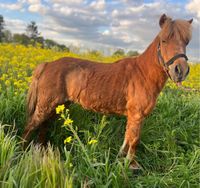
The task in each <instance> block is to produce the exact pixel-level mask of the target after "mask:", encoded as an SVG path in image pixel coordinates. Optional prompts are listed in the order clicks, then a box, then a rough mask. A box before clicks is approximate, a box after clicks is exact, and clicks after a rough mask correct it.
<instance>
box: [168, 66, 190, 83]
mask: <svg viewBox="0 0 200 188" xmlns="http://www.w3.org/2000/svg"><path fill="white" fill-rule="evenodd" d="M173 69H174V70H173V71H172V72H173V73H172V77H173V80H174V81H175V82H182V81H184V80H185V78H186V77H187V75H188V74H189V72H190V67H189V66H188V64H187V63H177V64H176V65H175V66H174V68H173Z"/></svg>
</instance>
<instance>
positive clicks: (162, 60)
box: [157, 43, 188, 80]
mask: <svg viewBox="0 0 200 188" xmlns="http://www.w3.org/2000/svg"><path fill="white" fill-rule="evenodd" d="M157 52H158V62H159V63H160V64H162V66H163V68H164V71H165V72H166V74H167V75H168V77H169V78H170V79H171V76H170V74H169V66H170V65H171V64H173V63H174V61H175V60H177V59H178V58H180V57H184V58H185V60H186V61H187V60H188V57H187V56H186V55H185V54H176V55H175V56H174V57H172V58H171V59H170V60H168V61H167V62H165V60H164V59H163V57H162V54H161V50H160V43H159V44H158V49H157ZM171 80H172V79H171Z"/></svg>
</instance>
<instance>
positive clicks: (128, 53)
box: [127, 50, 139, 57]
mask: <svg viewBox="0 0 200 188" xmlns="http://www.w3.org/2000/svg"><path fill="white" fill-rule="evenodd" d="M138 55H139V53H138V51H133V50H130V51H128V52H127V56H129V57H131V56H138Z"/></svg>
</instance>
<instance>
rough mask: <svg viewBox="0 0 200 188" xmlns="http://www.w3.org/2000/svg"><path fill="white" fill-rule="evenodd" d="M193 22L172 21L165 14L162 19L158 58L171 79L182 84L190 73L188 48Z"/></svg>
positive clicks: (160, 22)
mask: <svg viewBox="0 0 200 188" xmlns="http://www.w3.org/2000/svg"><path fill="white" fill-rule="evenodd" d="M191 23H192V19H191V20H188V21H187V20H172V19H171V18H170V17H167V16H166V15H165V14H163V15H162V16H161V17H160V21H159V24H160V27H161V31H160V33H159V40H160V42H159V46H158V57H159V61H160V62H161V63H162V65H163V66H164V68H165V70H166V71H167V73H168V75H169V76H170V78H171V79H172V80H173V81H174V82H176V83H180V82H182V81H183V80H185V78H186V76H187V75H188V73H189V65H188V64H187V56H186V55H185V53H186V46H187V45H188V43H189V41H190V39H191V34H192V32H191V28H192V27H191Z"/></svg>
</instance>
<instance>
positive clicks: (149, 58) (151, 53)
mask: <svg viewBox="0 0 200 188" xmlns="http://www.w3.org/2000/svg"><path fill="white" fill-rule="evenodd" d="M158 45H159V38H158V36H157V37H156V38H155V39H154V40H153V42H152V43H151V44H150V45H149V46H148V48H147V49H146V50H145V51H144V53H142V54H141V55H140V56H139V57H138V58H139V62H140V63H139V64H140V68H141V69H142V71H143V73H144V75H145V76H146V80H147V82H151V83H152V82H153V83H154V87H153V88H152V91H153V92H158V94H159V92H160V91H161V90H162V89H163V87H164V85H165V83H166V81H167V78H168V76H167V74H166V72H165V71H164V69H163V67H162V66H161V65H160V63H159V60H158V54H157V48H158Z"/></svg>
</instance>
